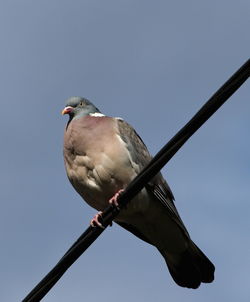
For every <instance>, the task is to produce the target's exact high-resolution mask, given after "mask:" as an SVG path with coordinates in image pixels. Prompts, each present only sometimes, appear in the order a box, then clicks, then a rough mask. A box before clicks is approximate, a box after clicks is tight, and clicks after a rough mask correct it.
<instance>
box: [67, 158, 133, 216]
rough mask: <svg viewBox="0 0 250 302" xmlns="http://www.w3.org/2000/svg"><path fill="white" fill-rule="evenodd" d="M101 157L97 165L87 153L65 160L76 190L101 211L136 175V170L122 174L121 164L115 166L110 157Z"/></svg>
mask: <svg viewBox="0 0 250 302" xmlns="http://www.w3.org/2000/svg"><path fill="white" fill-rule="evenodd" d="M104 156H105V155H104ZM100 157H101V156H100ZM100 157H99V161H97V162H96V164H95V165H94V164H93V160H91V158H89V157H88V156H86V155H85V156H75V158H74V159H73V160H72V159H71V161H70V163H69V162H67V161H66V162H65V164H66V170H67V174H68V178H69V180H70V182H71V183H72V185H73V187H74V188H75V190H76V191H77V192H78V193H79V194H80V195H81V196H82V198H83V199H84V200H85V201H86V202H87V203H88V204H89V205H90V206H91V207H93V208H95V209H97V210H99V211H101V210H104V208H106V207H107V206H108V204H109V203H108V201H109V199H110V198H111V197H112V196H114V194H115V193H117V192H118V191H119V190H121V189H124V188H125V187H126V186H127V184H128V183H129V182H130V181H131V180H132V179H133V177H134V171H130V172H131V173H128V171H129V170H127V173H123V174H122V173H120V169H119V167H120V166H121V165H117V163H116V165H115V166H114V164H113V162H112V161H111V160H109V159H108V158H105V160H102V161H101V160H100ZM67 165H68V166H67ZM69 165H70V166H69ZM117 167H118V168H117Z"/></svg>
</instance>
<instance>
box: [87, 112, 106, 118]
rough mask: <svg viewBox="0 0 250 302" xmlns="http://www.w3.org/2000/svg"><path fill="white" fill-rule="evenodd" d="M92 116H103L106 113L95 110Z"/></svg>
mask: <svg viewBox="0 0 250 302" xmlns="http://www.w3.org/2000/svg"><path fill="white" fill-rule="evenodd" d="M89 115H90V116H94V117H102V116H105V115H104V114H102V113H100V112H95V113H90V114H89Z"/></svg>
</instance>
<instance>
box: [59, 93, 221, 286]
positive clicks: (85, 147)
mask: <svg viewBox="0 0 250 302" xmlns="http://www.w3.org/2000/svg"><path fill="white" fill-rule="evenodd" d="M62 114H68V115H69V121H68V123H67V126H66V128H65V133H64V162H65V167H66V171H67V175H68V178H69V180H70V182H71V184H72V185H73V187H74V188H75V190H76V191H77V192H78V193H79V194H80V195H81V196H82V198H83V199H84V200H85V201H86V202H87V203H88V204H89V205H90V206H92V207H93V208H95V209H97V210H98V211H103V210H104V209H105V208H106V207H107V206H108V205H109V200H111V201H112V202H114V203H116V201H115V200H114V198H113V199H112V197H113V196H114V195H115V194H116V193H117V192H119V191H120V190H122V189H124V188H125V187H126V186H127V185H128V184H129V183H130V182H131V180H132V179H133V178H134V177H135V176H136V175H137V174H138V173H139V172H140V171H141V170H142V168H143V167H144V166H145V165H146V164H147V163H148V162H149V161H150V160H151V156H150V154H149V152H148V150H147V147H146V146H145V144H144V143H143V141H142V139H141V138H140V137H139V135H138V134H137V133H136V132H135V130H134V129H133V128H132V127H131V126H130V125H129V124H128V123H127V122H125V121H124V120H122V119H121V118H114V117H109V116H105V115H104V114H102V113H101V112H100V111H99V110H98V109H97V108H96V107H95V106H94V105H93V104H92V103H91V102H90V101H88V100H87V99H85V98H82V97H71V98H69V99H68V100H67V103H66V106H65V108H64V109H63V111H62ZM118 194H119V193H118ZM115 196H117V194H116V195H115ZM173 201H174V196H173V194H172V192H171V189H170V188H169V186H168V184H167V182H166V181H165V180H164V178H163V177H162V175H161V173H159V174H158V175H156V176H155V177H154V178H153V179H152V180H151V181H150V183H148V185H147V186H146V187H145V188H144V189H143V190H142V191H141V192H140V193H139V194H138V195H137V196H136V197H135V198H134V199H133V200H132V201H131V202H130V203H129V204H128V206H127V207H126V208H124V209H121V211H120V213H119V214H118V216H117V218H116V219H115V222H116V223H117V224H119V225H120V226H122V227H123V228H125V229H126V230H128V231H130V232H131V233H133V234H134V235H136V236H137V237H139V238H140V239H142V240H144V241H146V242H148V243H149V244H152V245H154V246H155V247H156V248H157V249H158V250H159V252H160V253H161V254H162V256H163V257H164V259H165V261H166V264H167V266H168V269H169V272H170V274H171V276H172V277H173V279H174V281H175V282H176V283H177V284H178V285H180V286H183V287H188V288H197V287H199V285H200V284H201V282H204V283H210V282H212V281H213V279H214V270H215V268H214V265H213V264H212V263H211V261H210V260H209V259H208V258H207V257H206V256H205V255H204V254H203V252H202V251H201V250H200V249H199V248H198V247H197V246H196V245H195V243H194V242H193V241H192V240H191V238H190V236H189V234H188V231H187V229H186V227H185V226H184V224H183V222H182V220H181V218H180V216H179V214H178V212H177V209H176V207H175V205H174V202H173ZM91 224H92V226H94V225H95V227H98V225H100V223H99V222H98V215H97V216H96V217H95V218H94V219H93V220H92V223H91Z"/></svg>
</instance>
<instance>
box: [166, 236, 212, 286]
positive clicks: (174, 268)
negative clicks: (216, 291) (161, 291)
mask: <svg viewBox="0 0 250 302" xmlns="http://www.w3.org/2000/svg"><path fill="white" fill-rule="evenodd" d="M160 253H161V254H162V256H163V257H164V259H165V261H166V263H167V266H168V269H169V272H170V274H171V276H172V278H173V279H174V281H175V282H176V283H177V284H178V285H180V286H182V287H187V288H194V289H195V288H198V287H199V286H200V284H201V283H202V282H204V283H210V282H212V281H213V280H214V270H215V267H214V265H213V263H212V262H211V261H210V260H209V259H208V258H207V257H206V256H205V255H204V253H203V252H202V251H201V250H200V249H199V248H198V247H197V246H196V245H195V243H194V242H193V241H191V240H190V243H189V247H188V249H187V250H186V251H185V252H183V253H181V254H179V255H176V254H170V253H168V252H167V251H161V250H160Z"/></svg>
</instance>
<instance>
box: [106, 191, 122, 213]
mask: <svg viewBox="0 0 250 302" xmlns="http://www.w3.org/2000/svg"><path fill="white" fill-rule="evenodd" d="M123 191H124V190H123V189H121V190H119V191H118V192H117V193H115V195H114V196H113V197H112V198H110V200H109V204H111V205H113V206H115V207H117V208H118V209H120V207H119V203H118V201H117V198H118V196H119V195H120V194H121V193H122V192H123Z"/></svg>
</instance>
